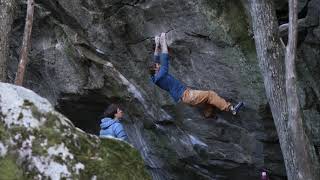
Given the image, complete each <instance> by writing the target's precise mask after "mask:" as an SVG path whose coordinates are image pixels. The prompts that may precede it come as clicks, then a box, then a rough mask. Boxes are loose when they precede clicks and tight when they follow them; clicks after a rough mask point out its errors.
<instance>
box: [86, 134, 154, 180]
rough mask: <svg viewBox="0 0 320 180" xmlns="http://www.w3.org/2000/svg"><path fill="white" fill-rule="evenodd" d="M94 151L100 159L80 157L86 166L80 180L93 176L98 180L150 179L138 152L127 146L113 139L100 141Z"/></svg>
mask: <svg viewBox="0 0 320 180" xmlns="http://www.w3.org/2000/svg"><path fill="white" fill-rule="evenodd" d="M96 151H97V154H98V155H99V157H101V158H102V159H92V157H91V156H90V155H89V156H81V157H80V161H81V162H85V164H86V168H85V169H84V171H85V172H84V173H83V174H82V176H81V179H90V178H91V177H92V176H93V175H96V176H97V178H98V179H103V178H105V177H108V178H109V179H114V180H125V179H128V180H129V179H130V180H141V179H143V180H147V179H151V177H150V176H149V174H148V173H147V172H146V170H145V165H144V163H143V160H142V159H141V157H140V154H139V152H138V151H137V150H135V149H133V148H132V147H130V146H129V145H128V144H126V143H121V142H119V141H117V140H113V139H102V140H101V144H100V146H99V148H98V149H97V150H96Z"/></svg>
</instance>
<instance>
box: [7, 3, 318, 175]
mask: <svg viewBox="0 0 320 180" xmlns="http://www.w3.org/2000/svg"><path fill="white" fill-rule="evenodd" d="M242 2H243V3H244V6H243V5H242V4H241V3H240V1H237V0H219V1H210V0H198V1H190V0H170V1H162V0H157V1H155V0H153V1H126V0H94V1H83V0H69V1H65V0H51V1H39V2H37V3H38V4H37V8H36V9H35V21H34V28H33V34H32V50H31V52H30V56H29V58H30V63H29V65H28V68H27V75H26V78H25V86H26V87H28V88H30V89H32V90H34V91H35V92H37V93H39V94H40V95H42V96H44V97H46V98H48V99H49V101H50V102H51V103H53V104H54V105H55V106H56V108H57V109H58V110H59V111H60V112H61V113H62V114H64V115H66V116H67V117H68V118H69V119H70V120H71V121H72V122H73V123H74V124H75V126H77V127H79V128H81V129H82V130H84V131H86V132H88V133H92V134H97V133H98V131H99V116H100V115H101V113H102V112H103V110H104V108H106V106H107V105H108V104H110V103H113V102H116V103H119V104H121V105H122V106H123V109H124V111H125V113H126V117H125V122H124V125H125V128H126V131H127V133H128V135H129V140H130V142H131V143H132V144H133V145H134V146H135V147H136V148H137V149H138V150H139V151H140V153H141V155H142V156H143V158H144V160H145V163H146V164H147V166H148V169H149V172H150V173H151V175H152V177H153V179H155V180H162V179H163V180H164V179H257V178H258V177H259V173H260V170H261V169H262V168H265V169H268V170H269V171H270V174H271V177H272V178H273V179H285V168H284V165H283V160H282V155H281V150H280V147H279V144H278V139H277V134H276V131H275V128H274V124H273V120H272V116H271V113H270V110H269V107H268V105H267V101H266V98H265V92H264V86H263V82H262V77H261V74H260V71H259V68H258V65H257V60H256V52H255V46H254V41H253V39H252V37H251V31H250V21H249V20H248V19H249V18H248V17H247V13H246V0H243V1H242ZM279 2H280V1H279ZM280 4H281V3H280ZM319 4H320V3H319V0H311V1H301V8H300V9H301V12H302V10H303V9H306V10H307V11H306V13H304V15H305V18H307V19H308V22H309V24H312V25H311V26H307V27H305V29H304V31H301V33H302V34H305V35H306V36H305V38H301V40H300V46H299V47H300V48H299V51H300V53H299V56H301V61H299V63H298V66H299V69H298V70H299V72H300V77H301V80H300V90H301V99H302V100H303V101H302V102H303V104H302V106H303V107H304V113H305V117H306V120H307V121H306V122H307V126H309V127H310V134H311V136H312V137H313V140H314V144H315V146H316V147H319V145H320V141H319V138H320V137H319V130H320V124H319V122H320V121H319V119H320V117H319V116H320V115H319V112H320V109H319V104H320V103H319V102H320V101H319V99H320V93H319V92H320V84H319V81H318V79H319V78H320V74H319V62H318V61H317V59H319V58H320V52H319V49H320V48H319V42H320V39H319V37H318V35H319V32H320V31H319V30H318V29H319V28H320V26H319V19H318V15H319ZM19 7H20V10H19V11H18V16H17V17H16V19H15V22H14V23H15V27H14V29H13V33H12V34H13V36H12V37H11V47H12V48H11V64H10V66H9V69H10V70H9V74H8V76H9V78H10V79H11V80H12V79H13V77H14V73H15V71H16V67H17V62H18V56H19V55H18V54H19V47H20V44H21V37H22V33H23V25H24V14H25V12H24V11H25V5H24V4H23V3H21V5H20V6H19ZM280 11H281V12H282V11H285V10H283V9H281V8H280V9H279V12H280ZM281 18H282V19H285V17H281ZM160 32H168V39H169V45H170V47H171V49H172V53H171V61H170V73H172V74H173V75H175V76H176V77H177V78H178V79H180V80H181V81H183V82H184V83H185V84H186V85H188V86H190V87H193V88H197V89H213V90H215V91H216V92H218V93H219V94H220V95H221V96H223V97H226V98H228V99H229V100H230V101H232V102H235V101H238V100H243V101H244V102H245V103H246V108H245V109H244V110H243V111H242V112H241V114H240V115H239V116H237V117H233V116H231V115H229V114H227V113H222V112H217V119H205V118H203V115H202V114H201V110H200V109H198V108H192V107H187V106H185V105H183V104H175V103H173V101H172V100H171V99H170V97H169V96H168V94H167V93H166V92H163V91H162V90H160V89H159V88H156V87H154V86H153V85H152V84H151V83H150V81H149V76H148V71H147V68H148V64H149V63H150V61H151V60H152V54H153V49H152V48H153V37H154V36H155V35H156V34H159V33H160ZM156 121H158V122H160V121H161V122H162V123H154V122H156Z"/></svg>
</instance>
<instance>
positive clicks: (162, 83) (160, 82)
mask: <svg viewBox="0 0 320 180" xmlns="http://www.w3.org/2000/svg"><path fill="white" fill-rule="evenodd" d="M154 58H155V61H156V60H157V59H159V58H160V64H161V66H160V70H159V72H157V73H156V74H155V75H154V76H152V77H151V81H152V82H153V83H154V84H156V85H157V86H159V87H160V88H161V89H163V90H166V91H168V92H169V93H170V95H171V97H172V98H173V99H174V101H175V102H179V100H180V99H181V97H182V95H183V92H184V91H185V90H186V87H185V86H184V85H183V84H182V83H181V82H180V81H179V80H177V79H176V78H174V77H173V76H172V75H171V74H169V55H168V54H166V53H163V54H161V55H160V56H154Z"/></svg>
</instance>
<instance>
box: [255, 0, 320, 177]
mask: <svg viewBox="0 0 320 180" xmlns="http://www.w3.org/2000/svg"><path fill="white" fill-rule="evenodd" d="M249 2H250V13H251V17H252V25H253V32H254V37H255V43H256V49H257V54H258V60H259V66H260V69H261V72H262V74H263V77H264V85H265V89H266V95H267V99H268V102H269V104H270V107H271V111H272V116H273V119H274V123H275V126H276V129H277V133H278V137H279V141H280V146H281V150H282V154H283V157H284V162H285V166H286V171H287V176H288V179H289V180H296V179H301V180H302V179H304V178H303V177H301V175H302V174H307V173H309V172H306V169H304V168H303V167H306V166H311V165H313V164H312V161H310V159H309V160H307V162H306V161H303V163H307V164H300V163H302V162H301V161H299V160H301V159H303V158H306V159H307V157H299V158H297V156H296V154H297V151H296V150H297V149H299V150H302V148H305V147H302V146H300V145H298V146H295V145H297V144H296V142H294V141H295V140H296V139H295V137H293V136H292V134H291V133H290V132H289V129H288V125H287V123H288V104H287V98H286V91H285V69H284V61H283V60H284V49H283V48H282V45H281V42H280V37H279V31H278V23H277V19H276V14H275V10H274V6H273V1H268V0H249ZM301 128H302V127H301ZM295 136H301V134H296V135H295ZM308 149H312V147H308ZM297 155H300V154H297ZM302 155H303V154H302ZM313 177H314V176H311V179H310V180H313V179H312V178H313ZM314 180H316V179H314Z"/></svg>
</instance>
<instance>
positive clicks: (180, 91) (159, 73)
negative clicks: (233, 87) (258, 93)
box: [149, 33, 243, 117]
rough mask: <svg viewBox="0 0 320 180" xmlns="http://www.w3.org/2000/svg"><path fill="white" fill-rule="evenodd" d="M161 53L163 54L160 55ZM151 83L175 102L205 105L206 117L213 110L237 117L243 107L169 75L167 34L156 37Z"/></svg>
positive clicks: (241, 104)
mask: <svg viewBox="0 0 320 180" xmlns="http://www.w3.org/2000/svg"><path fill="white" fill-rule="evenodd" d="M160 52H161V54H160ZM149 71H150V75H151V81H152V82H153V83H154V84H156V85H157V86H159V87H160V88H161V89H163V90H166V91H168V92H169V93H170V95H171V97H172V98H173V99H174V101H175V102H179V101H182V102H183V103H185V104H188V105H192V106H195V105H201V104H204V105H205V110H204V116H205V117H211V116H212V115H213V108H214V107H217V108H218V109H220V110H221V111H228V112H231V113H232V114H233V115H236V114H237V113H238V111H239V109H240V108H241V107H242V106H243V103H242V102H239V103H237V104H236V105H235V106H233V105H232V104H231V103H230V102H227V101H226V100H225V99H223V98H221V97H220V96H218V94H217V93H215V92H214V91H203V90H195V89H191V88H187V87H186V86H185V85H183V84H182V83H181V82H180V81H179V80H177V79H175V78H174V77H173V76H172V75H171V74H169V72H168V71H169V54H168V46H167V42H166V34H165V33H161V35H160V37H159V36H156V37H155V50H154V62H153V63H152V65H151V66H150V67H149Z"/></svg>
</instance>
